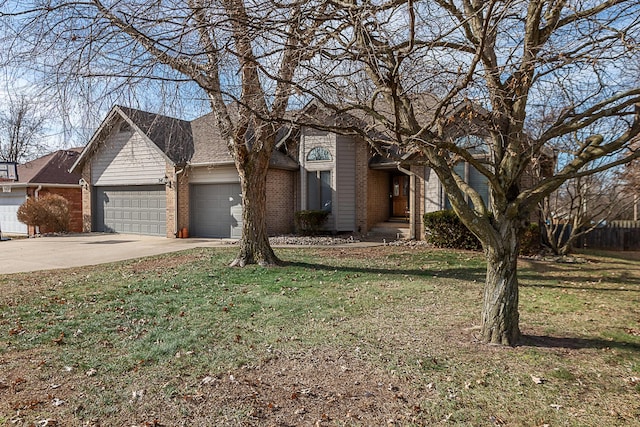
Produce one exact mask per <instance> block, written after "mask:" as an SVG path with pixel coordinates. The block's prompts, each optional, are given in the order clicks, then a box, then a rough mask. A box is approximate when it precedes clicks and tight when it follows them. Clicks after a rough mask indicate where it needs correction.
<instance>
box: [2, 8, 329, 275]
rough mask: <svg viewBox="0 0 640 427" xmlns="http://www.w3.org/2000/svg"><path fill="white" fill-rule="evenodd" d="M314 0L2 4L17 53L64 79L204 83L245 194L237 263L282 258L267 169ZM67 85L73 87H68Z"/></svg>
mask: <svg viewBox="0 0 640 427" xmlns="http://www.w3.org/2000/svg"><path fill="white" fill-rule="evenodd" d="M321 9H322V7H319V5H318V4H316V3H314V2H284V3H282V2H278V1H275V0H252V1H235V0H213V1H209V0H188V1H185V2H181V1H172V0H161V1H126V0H125V1H110V0H89V1H61V0H48V1H37V0H34V1H31V2H28V1H27V2H22V3H21V4H20V5H15V4H13V3H11V2H8V3H6V4H5V5H4V7H3V9H2V10H1V11H0V15H2V16H3V18H2V19H3V20H4V21H5V22H6V23H8V24H10V25H9V26H8V28H12V29H13V34H11V35H10V38H11V39H12V40H16V41H14V42H13V47H12V49H13V52H12V55H13V56H14V57H15V58H17V59H18V60H20V59H22V60H23V65H24V61H31V63H32V64H33V65H34V66H36V67H37V69H38V72H40V73H43V74H44V75H49V76H55V79H56V82H57V83H58V84H60V83H63V85H62V87H65V88H66V87H67V86H66V85H65V83H68V82H71V83H72V84H76V83H77V82H78V81H84V82H90V84H87V85H85V86H83V87H84V88H85V89H86V90H87V91H99V92H105V91H108V90H112V88H114V87H118V86H121V85H125V86H127V85H130V84H133V83H139V82H142V81H156V82H163V81H164V82H171V83H172V84H175V83H176V82H178V83H182V84H183V86H184V87H185V89H186V88H187V87H192V86H193V85H194V84H195V85H196V86H197V87H198V88H199V90H201V91H202V93H203V94H204V95H205V96H206V97H207V99H208V102H209V104H210V106H211V109H212V110H213V113H214V115H215V118H216V121H217V124H218V128H219V131H220V134H221V135H222V137H223V138H224V139H225V140H226V141H228V148H229V152H230V153H231V155H232V157H233V159H234V161H235V165H236V168H237V170H238V173H239V175H240V184H241V188H242V194H243V214H242V215H243V218H242V219H243V221H242V238H241V240H240V245H239V246H240V251H239V253H238V255H237V257H236V259H235V260H234V261H233V263H232V265H234V266H244V265H246V264H251V263H259V264H262V265H273V264H278V263H279V260H278V258H277V257H276V255H275V254H274V252H273V250H272V249H271V247H270V245H269V241H268V236H267V232H266V220H265V212H266V209H265V204H266V175H267V169H268V166H269V160H270V157H271V155H272V151H273V149H274V146H275V143H276V134H277V131H278V128H279V127H280V126H281V122H282V120H283V118H284V116H285V112H286V110H287V106H288V104H289V99H290V96H291V81H292V80H293V77H294V74H295V72H296V69H297V66H298V64H299V62H300V60H301V56H302V53H301V52H302V48H303V47H308V46H309V43H310V41H311V39H310V37H308V36H309V34H313V26H314V22H313V16H314V15H315V14H317V13H320V11H321ZM67 90H68V89H65V90H64V92H65V93H68V92H67Z"/></svg>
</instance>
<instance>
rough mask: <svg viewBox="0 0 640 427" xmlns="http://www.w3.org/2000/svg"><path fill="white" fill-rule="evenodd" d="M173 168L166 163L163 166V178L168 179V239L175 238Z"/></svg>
mask: <svg viewBox="0 0 640 427" xmlns="http://www.w3.org/2000/svg"><path fill="white" fill-rule="evenodd" d="M173 172H174V171H173V167H172V166H171V165H169V164H168V163H167V164H166V166H165V176H166V177H168V180H169V181H168V182H167V185H165V194H166V211H167V212H166V232H167V234H166V236H167V237H169V238H175V237H177V234H178V232H177V228H176V206H177V194H178V192H177V188H176V185H175V182H174V180H173V179H174V176H173Z"/></svg>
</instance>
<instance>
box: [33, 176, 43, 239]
mask: <svg viewBox="0 0 640 427" xmlns="http://www.w3.org/2000/svg"><path fill="white" fill-rule="evenodd" d="M40 190H42V185H38V187H37V188H36V190H35V191H34V192H33V198H34V199H36V200H38V199H39V198H40ZM34 233H35V235H38V234H40V226H39V225H36V226H35V229H34Z"/></svg>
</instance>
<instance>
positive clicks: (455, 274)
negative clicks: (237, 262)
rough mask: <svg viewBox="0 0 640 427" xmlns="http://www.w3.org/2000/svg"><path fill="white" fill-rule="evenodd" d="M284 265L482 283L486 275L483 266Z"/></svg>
mask: <svg viewBox="0 0 640 427" xmlns="http://www.w3.org/2000/svg"><path fill="white" fill-rule="evenodd" d="M284 266H290V267H298V268H305V269H310V270H320V271H338V272H341V273H347V274H354V273H360V274H383V275H390V276H402V277H407V276H413V277H419V278H422V279H428V278H433V277H436V278H443V279H459V280H468V281H474V280H475V281H477V282H481V283H484V280H485V277H486V269H485V268H477V267H476V268H474V267H468V268H460V267H455V268H447V269H442V270H432V269H426V268H425V269H424V270H423V269H410V270H407V269H403V268H402V267H397V268H372V267H350V266H336V265H327V264H320V263H308V262H302V261H288V262H285V263H284Z"/></svg>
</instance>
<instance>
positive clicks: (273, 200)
mask: <svg viewBox="0 0 640 427" xmlns="http://www.w3.org/2000/svg"><path fill="white" fill-rule="evenodd" d="M296 175H297V173H296V172H293V171H287V170H282V169H269V173H268V175H267V233H268V234H269V235H271V236H274V235H278V234H288V233H292V232H293V231H294V215H293V213H294V211H295V208H296V206H297V203H296V202H297V201H296V197H295V194H296V187H295V184H296V182H297V180H296V179H295V177H296Z"/></svg>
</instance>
